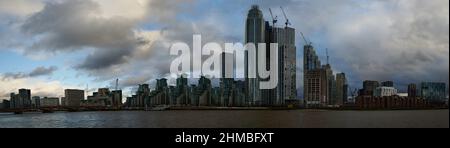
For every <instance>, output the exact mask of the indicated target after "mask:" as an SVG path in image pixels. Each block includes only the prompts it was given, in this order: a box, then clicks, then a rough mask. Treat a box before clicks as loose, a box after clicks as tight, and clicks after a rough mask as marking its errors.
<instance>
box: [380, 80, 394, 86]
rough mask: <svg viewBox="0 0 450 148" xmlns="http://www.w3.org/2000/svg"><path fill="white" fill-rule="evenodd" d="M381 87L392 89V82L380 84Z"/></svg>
mask: <svg viewBox="0 0 450 148" xmlns="http://www.w3.org/2000/svg"><path fill="white" fill-rule="evenodd" d="M381 86H383V87H394V82H393V81H385V82H381Z"/></svg>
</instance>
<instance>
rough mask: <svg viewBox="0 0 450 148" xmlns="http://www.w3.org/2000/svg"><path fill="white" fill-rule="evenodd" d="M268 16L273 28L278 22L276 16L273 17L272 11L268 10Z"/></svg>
mask: <svg viewBox="0 0 450 148" xmlns="http://www.w3.org/2000/svg"><path fill="white" fill-rule="evenodd" d="M269 12H270V16H272V24H273V27H275V24H276V23H277V22H278V16H275V17H273V13H272V9H270V8H269Z"/></svg>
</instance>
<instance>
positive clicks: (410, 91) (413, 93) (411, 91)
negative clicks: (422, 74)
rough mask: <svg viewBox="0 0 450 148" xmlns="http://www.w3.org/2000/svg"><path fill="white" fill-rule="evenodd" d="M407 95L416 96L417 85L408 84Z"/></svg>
mask: <svg viewBox="0 0 450 148" xmlns="http://www.w3.org/2000/svg"><path fill="white" fill-rule="evenodd" d="M408 97H411V98H416V97H417V86H416V84H409V85H408Z"/></svg>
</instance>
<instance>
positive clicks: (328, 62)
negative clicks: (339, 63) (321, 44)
mask: <svg viewBox="0 0 450 148" xmlns="http://www.w3.org/2000/svg"><path fill="white" fill-rule="evenodd" d="M326 52H327V65H328V64H330V56H329V55H328V48H327V49H326Z"/></svg>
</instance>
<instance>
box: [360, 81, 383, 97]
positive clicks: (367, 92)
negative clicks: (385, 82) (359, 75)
mask: <svg viewBox="0 0 450 148" xmlns="http://www.w3.org/2000/svg"><path fill="white" fill-rule="evenodd" d="M379 86H380V83H379V82H378V81H371V80H366V81H364V82H363V89H361V90H359V93H358V94H359V95H360V96H373V95H374V91H375V89H376V88H377V87H379Z"/></svg>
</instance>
